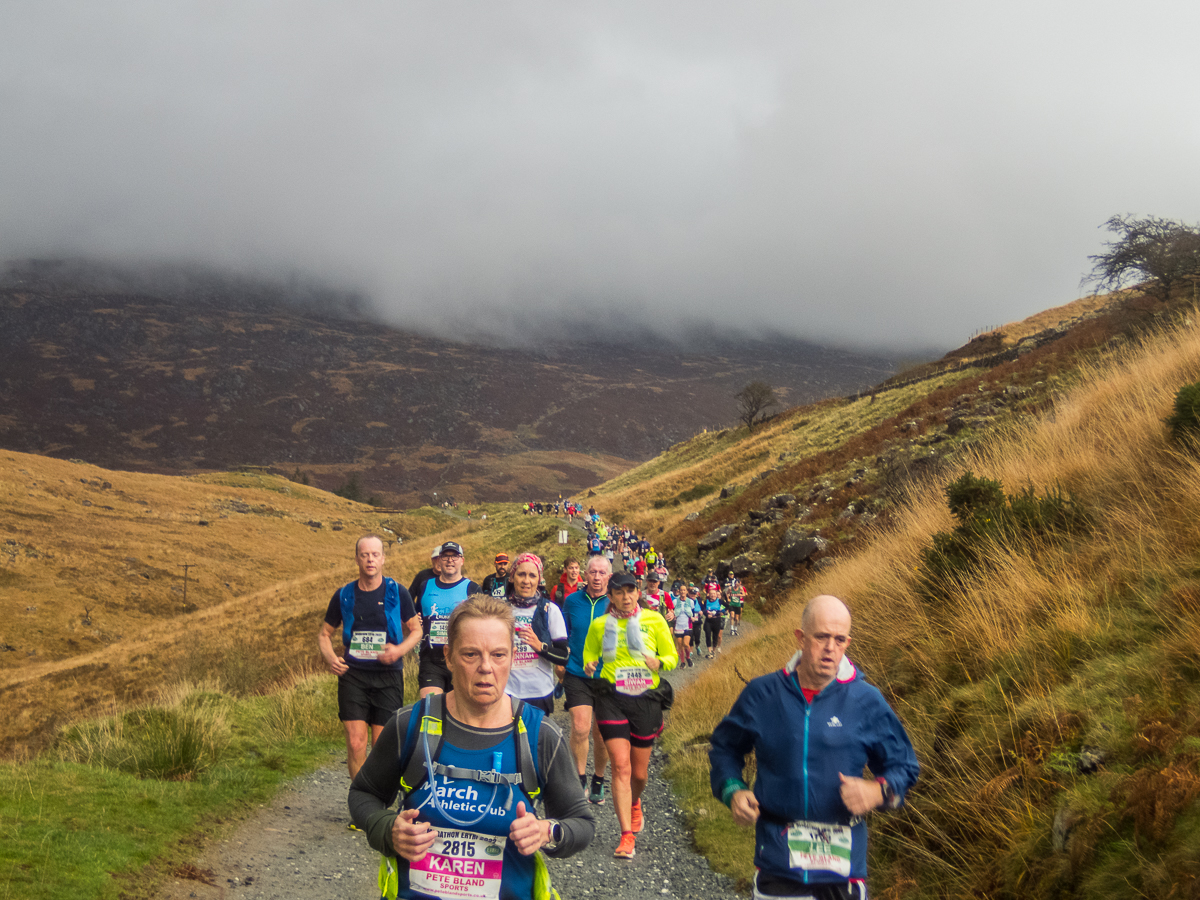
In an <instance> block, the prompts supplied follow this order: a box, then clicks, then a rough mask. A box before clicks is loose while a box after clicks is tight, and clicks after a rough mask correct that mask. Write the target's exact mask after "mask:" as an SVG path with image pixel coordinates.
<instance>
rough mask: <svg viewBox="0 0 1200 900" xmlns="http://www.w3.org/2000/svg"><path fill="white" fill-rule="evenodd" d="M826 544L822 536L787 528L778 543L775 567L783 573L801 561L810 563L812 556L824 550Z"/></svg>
mask: <svg viewBox="0 0 1200 900" xmlns="http://www.w3.org/2000/svg"><path fill="white" fill-rule="evenodd" d="M827 546H828V542H827V541H826V540H825V539H824V538H820V537H817V536H816V535H815V534H811V533H809V532H806V531H803V530H801V529H799V528H795V527H792V528H789V529H788V530H787V531H786V532H784V535H783V541H782V542H781V543H780V545H779V555H778V556H777V557H776V559H775V568H776V570H777V571H778V572H779V573H780V574H783V573H784V572H788V571H790V570H791V569H793V568H795V567H796V566H798V565H800V564H801V563H809V564H811V562H812V559H813V557H815V556H816V555H817V554H818V553H822V552H824V550H825V548H826V547H827Z"/></svg>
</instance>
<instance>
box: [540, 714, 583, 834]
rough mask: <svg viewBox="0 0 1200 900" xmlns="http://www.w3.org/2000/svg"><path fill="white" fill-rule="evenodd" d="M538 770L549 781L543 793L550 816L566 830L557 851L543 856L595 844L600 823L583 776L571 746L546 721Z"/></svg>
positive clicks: (541, 737)
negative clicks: (586, 794) (580, 776)
mask: <svg viewBox="0 0 1200 900" xmlns="http://www.w3.org/2000/svg"><path fill="white" fill-rule="evenodd" d="M538 770H539V771H540V772H542V773H543V777H544V778H545V781H546V785H545V787H544V788H543V789H542V796H543V797H544V798H545V803H546V815H547V816H548V817H550V818H551V819H558V821H559V823H560V824H561V825H562V827H563V840H562V842H561V843H560V844H559V845H558V846H557V847H556V848H555V849H554V850H545V851H543V852H545V854H546V855H547V856H553V857H557V858H561V857H564V856H570V855H572V854H573V853H578V852H579V851H580V850H582V849H583V848H584V847H586V846H587V845H588V844H590V843H591V842H592V838H593V837H594V836H595V834H596V821H595V817H594V816H593V815H592V807H591V804H589V803H588V802H587V798H586V797H584V796H583V788H581V787H580V786H579V773H578V772H576V771H575V759H574V757H572V756H571V754H570V752H569V749H568V747H567V742H566V740H565V739H564V738H563V734H562V732H561V731H560V730H559V729H558V727H557V726H556V725H554V723H552V722H549V721H547V720H545V719H543V720H542V727H541V731H540V732H539V733H538Z"/></svg>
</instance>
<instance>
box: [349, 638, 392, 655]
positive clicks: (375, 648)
mask: <svg viewBox="0 0 1200 900" xmlns="http://www.w3.org/2000/svg"><path fill="white" fill-rule="evenodd" d="M386 643H387V632H386V631H356V632H354V634H352V635H351V636H350V655H351V656H353V657H354V658H355V659H376V658H377V657H378V656H379V654H380V653H382V652H383V645H384V644H386Z"/></svg>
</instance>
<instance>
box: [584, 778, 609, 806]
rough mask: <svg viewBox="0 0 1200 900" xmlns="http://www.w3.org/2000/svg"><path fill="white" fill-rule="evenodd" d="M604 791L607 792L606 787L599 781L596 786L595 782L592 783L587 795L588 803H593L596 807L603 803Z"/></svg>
mask: <svg viewBox="0 0 1200 900" xmlns="http://www.w3.org/2000/svg"><path fill="white" fill-rule="evenodd" d="M606 790H607V787H606V785H605V784H604V782H603V781H601V782H600V783H599V784H597V783H596V782H594V781H593V782H592V790H591V792H590V793H589V794H588V801H589V802H591V803H595V804H596V805H597V806H600V805H602V804H603V803H604V794H605V792H606Z"/></svg>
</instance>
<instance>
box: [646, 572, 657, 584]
mask: <svg viewBox="0 0 1200 900" xmlns="http://www.w3.org/2000/svg"><path fill="white" fill-rule="evenodd" d="M646 580H647V581H653V582H654V583H655V584H658V576H657V575H655V574H654V573H653V572H647V573H646Z"/></svg>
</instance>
